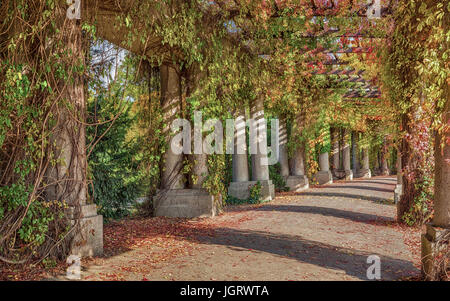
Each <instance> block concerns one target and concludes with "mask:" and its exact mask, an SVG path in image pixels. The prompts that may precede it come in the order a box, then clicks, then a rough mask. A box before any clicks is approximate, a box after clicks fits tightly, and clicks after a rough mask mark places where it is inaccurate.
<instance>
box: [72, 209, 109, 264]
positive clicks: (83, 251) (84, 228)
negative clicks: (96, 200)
mask: <svg viewBox="0 0 450 301" xmlns="http://www.w3.org/2000/svg"><path fill="white" fill-rule="evenodd" d="M78 211H79V212H78ZM67 213H68V217H69V219H70V220H71V223H72V225H76V221H77V220H79V224H78V226H77V229H75V230H76V232H77V233H76V234H75V236H74V237H73V240H72V245H71V249H72V250H71V254H72V255H77V256H79V257H90V256H99V255H102V254H103V216H101V215H98V214H97V206H96V205H95V204H91V205H81V206H80V207H79V208H75V207H70V208H69V209H68V212H67Z"/></svg>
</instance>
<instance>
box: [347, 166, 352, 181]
mask: <svg viewBox="0 0 450 301" xmlns="http://www.w3.org/2000/svg"><path fill="white" fill-rule="evenodd" d="M345 179H346V180H347V181H352V180H353V171H352V170H351V169H349V170H346V171H345Z"/></svg>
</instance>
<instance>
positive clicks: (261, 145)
mask: <svg viewBox="0 0 450 301" xmlns="http://www.w3.org/2000/svg"><path fill="white" fill-rule="evenodd" d="M250 111H251V118H252V123H253V128H254V130H255V135H253V136H254V138H255V139H254V141H251V142H250V144H251V145H252V147H256V149H254V150H253V151H252V155H251V157H252V180H253V181H268V180H269V165H267V128H266V122H265V120H264V100H263V98H261V97H257V98H256V99H255V101H254V102H253V105H252V107H251V110H250ZM252 138H253V137H252V134H251V135H250V140H252Z"/></svg>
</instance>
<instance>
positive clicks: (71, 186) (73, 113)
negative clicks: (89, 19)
mask: <svg viewBox="0 0 450 301" xmlns="http://www.w3.org/2000/svg"><path fill="white" fill-rule="evenodd" d="M56 9H58V8H56ZM59 9H61V8H59ZM63 11H64V12H65V10H63ZM65 17H66V16H65V14H64V15H63V17H62V19H61V27H60V29H61V32H60V33H61V37H60V38H62V41H61V43H62V44H64V45H66V46H67V49H69V50H70V51H71V53H72V60H73V62H75V64H79V62H80V61H81V62H84V60H85V58H84V51H83V43H82V31H81V25H79V24H77V22H75V21H70V20H66V21H63V20H65ZM67 74H68V79H67V80H66V81H65V82H62V81H61V82H60V83H59V84H60V87H59V88H60V89H61V90H60V92H61V99H62V100H64V101H59V102H57V103H56V104H55V106H54V108H55V112H54V115H55V117H56V118H57V120H56V124H55V127H54V128H53V129H52V135H51V137H50V139H51V145H54V149H53V151H54V157H55V158H56V159H57V160H55V161H56V163H55V164H50V165H49V167H48V169H47V171H46V175H45V182H46V183H49V184H50V186H48V187H47V189H46V198H47V199H48V200H50V201H59V202H61V203H63V202H65V203H66V204H67V205H68V209H67V211H66V214H67V217H68V218H69V220H70V221H71V224H72V226H74V227H75V228H74V230H73V231H72V234H73V236H70V238H71V239H72V242H71V254H72V255H77V256H80V257H86V256H97V255H101V254H102V253H103V217H102V216H101V215H98V214H97V207H96V205H95V204H92V203H88V201H87V181H86V174H87V156H86V126H85V123H84V122H85V120H86V99H85V87H84V78H83V76H82V75H80V74H79V73H77V72H76V71H74V70H67ZM65 101H67V103H65ZM69 107H70V108H69ZM80 121H81V122H80ZM72 234H71V235H72Z"/></svg>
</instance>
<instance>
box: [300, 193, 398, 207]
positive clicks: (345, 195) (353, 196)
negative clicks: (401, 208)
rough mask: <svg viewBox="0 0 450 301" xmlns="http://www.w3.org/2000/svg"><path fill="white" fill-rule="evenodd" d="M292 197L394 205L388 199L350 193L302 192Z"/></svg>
mask: <svg viewBox="0 0 450 301" xmlns="http://www.w3.org/2000/svg"><path fill="white" fill-rule="evenodd" d="M294 195H308V196H324V197H342V198H350V199H360V200H366V201H371V202H374V203H382V204H392V205H393V204H394V201H393V200H392V199H389V198H382V197H376V196H367V195H361V194H351V193H342V192H315V191H303V192H298V193H296V194H294Z"/></svg>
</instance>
